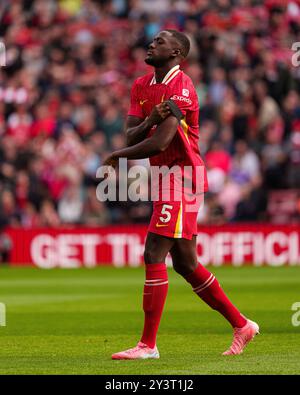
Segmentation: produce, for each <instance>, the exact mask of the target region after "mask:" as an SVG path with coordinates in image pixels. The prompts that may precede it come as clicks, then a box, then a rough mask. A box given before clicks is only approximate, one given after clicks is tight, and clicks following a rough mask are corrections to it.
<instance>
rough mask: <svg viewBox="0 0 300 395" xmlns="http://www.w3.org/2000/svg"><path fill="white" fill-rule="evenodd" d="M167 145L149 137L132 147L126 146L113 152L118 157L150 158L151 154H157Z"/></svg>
mask: <svg viewBox="0 0 300 395" xmlns="http://www.w3.org/2000/svg"><path fill="white" fill-rule="evenodd" d="M165 148H166V147H165V146H164V145H163V144H162V143H160V142H159V141H157V139H155V138H147V139H145V140H144V141H142V142H140V143H138V144H135V145H133V146H131V147H127V148H124V149H122V150H119V151H115V152H114V153H113V157H114V158H116V159H119V158H127V159H144V158H150V157H151V156H154V155H157V154H159V153H161V152H162V151H164V150H165Z"/></svg>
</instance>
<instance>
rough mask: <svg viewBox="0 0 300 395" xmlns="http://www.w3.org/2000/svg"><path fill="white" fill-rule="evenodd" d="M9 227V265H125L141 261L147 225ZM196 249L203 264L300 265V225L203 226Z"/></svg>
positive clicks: (200, 229) (64, 266) (52, 266)
mask: <svg viewBox="0 0 300 395" xmlns="http://www.w3.org/2000/svg"><path fill="white" fill-rule="evenodd" d="M6 233H7V235H8V236H9V237H10V239H11V242H12V250H11V255H10V263H11V265H34V266H37V267H40V268H47V269H49V268H56V267H62V268H77V267H81V266H85V267H94V266H96V265H100V264H101V265H114V266H117V267H122V266H140V265H141V264H142V262H143V250H144V242H145V237H146V233H147V226H141V225H130V226H109V227H102V228H85V227H82V228H81V227H76V228H64V229H26V230H24V229H8V230H7V232H6ZM197 251H198V258H199V261H200V262H201V263H203V264H204V265H207V264H212V265H214V266H221V265H225V264H231V265H235V266H241V265H245V264H252V265H255V266H261V265H271V266H283V265H300V226H277V225H276V226H274V225H273V226H272V225H257V224H256V225H246V224H243V225H226V226H219V227H210V226H200V227H199V229H198V238H197ZM168 262H169V263H171V260H170V258H168Z"/></svg>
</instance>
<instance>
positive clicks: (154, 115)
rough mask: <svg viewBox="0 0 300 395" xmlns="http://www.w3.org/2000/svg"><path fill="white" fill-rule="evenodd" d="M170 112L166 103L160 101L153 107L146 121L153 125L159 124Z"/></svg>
mask: <svg viewBox="0 0 300 395" xmlns="http://www.w3.org/2000/svg"><path fill="white" fill-rule="evenodd" d="M170 114H171V111H170V108H169V106H168V103H166V102H162V103H159V104H157V105H156V106H154V107H153V109H152V111H151V114H150V115H149V119H148V121H149V122H150V123H151V124H152V125H153V126H154V125H158V124H160V123H161V122H162V121H163V120H164V119H166V118H167V117H168V116H169V115H170Z"/></svg>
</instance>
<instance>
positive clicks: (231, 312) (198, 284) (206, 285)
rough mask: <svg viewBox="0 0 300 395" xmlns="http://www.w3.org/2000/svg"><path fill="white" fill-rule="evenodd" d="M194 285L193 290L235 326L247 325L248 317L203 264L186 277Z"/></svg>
mask: <svg viewBox="0 0 300 395" xmlns="http://www.w3.org/2000/svg"><path fill="white" fill-rule="evenodd" d="M185 279H186V281H188V282H189V283H190V284H191V286H192V287H193V291H194V292H195V293H196V294H197V295H198V296H199V297H200V298H201V299H202V300H204V302H205V303H207V304H208V305H209V306H210V307H211V308H212V309H214V310H217V311H218V312H219V313H221V314H222V315H223V316H224V317H225V318H226V319H227V320H228V321H229V322H230V324H231V325H232V326H233V327H234V328H242V327H243V326H245V325H246V323H247V321H246V319H245V318H244V317H243V316H242V315H241V313H240V312H239V311H238V309H237V308H236V307H235V306H234V305H233V304H232V303H231V302H230V300H229V299H228V298H227V296H226V295H225V293H224V291H223V290H222V288H221V286H220V284H219V282H218V281H217V279H216V278H215V276H214V275H213V274H212V273H210V272H209V271H208V270H207V269H206V268H205V267H204V266H202V265H201V264H199V265H198V267H197V268H196V270H195V271H194V272H193V273H191V274H189V275H188V276H186V277H185Z"/></svg>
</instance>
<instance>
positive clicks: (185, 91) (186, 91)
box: [182, 89, 190, 97]
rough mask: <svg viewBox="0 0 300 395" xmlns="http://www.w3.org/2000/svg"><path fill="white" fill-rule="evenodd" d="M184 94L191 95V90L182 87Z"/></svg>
mask: <svg viewBox="0 0 300 395" xmlns="http://www.w3.org/2000/svg"><path fill="white" fill-rule="evenodd" d="M182 94H183V96H185V97H189V95H190V91H189V90H188V89H182Z"/></svg>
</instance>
